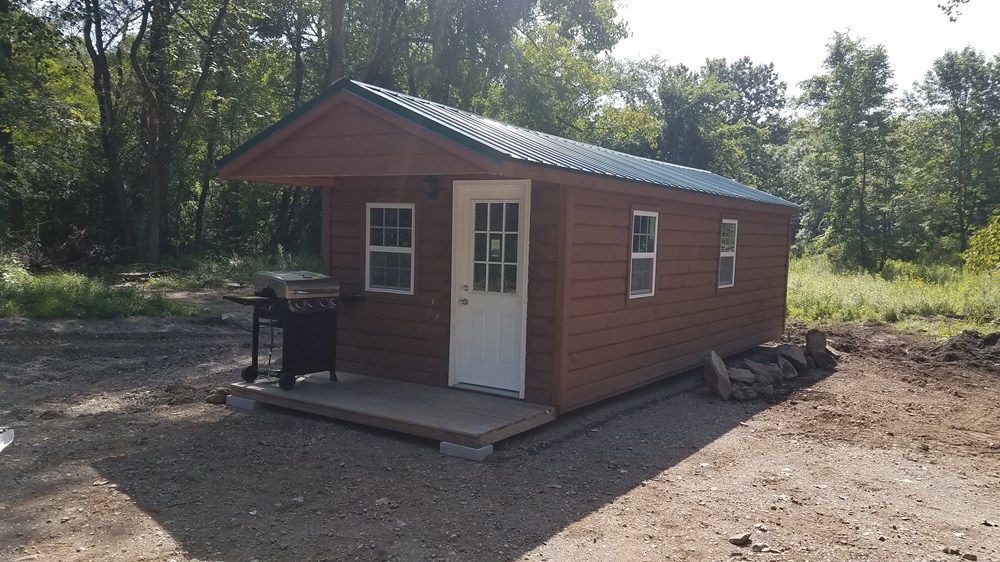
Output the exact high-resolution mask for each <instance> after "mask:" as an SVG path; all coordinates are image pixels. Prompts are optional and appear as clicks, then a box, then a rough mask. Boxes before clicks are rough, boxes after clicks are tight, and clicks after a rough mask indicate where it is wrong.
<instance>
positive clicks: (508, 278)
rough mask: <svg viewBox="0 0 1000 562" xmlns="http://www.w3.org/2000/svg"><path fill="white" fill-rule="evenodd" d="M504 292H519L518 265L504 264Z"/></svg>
mask: <svg viewBox="0 0 1000 562" xmlns="http://www.w3.org/2000/svg"><path fill="white" fill-rule="evenodd" d="M503 292H505V293H516V292H517V266H516V265H504V266H503Z"/></svg>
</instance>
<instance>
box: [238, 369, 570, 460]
mask: <svg viewBox="0 0 1000 562" xmlns="http://www.w3.org/2000/svg"><path fill="white" fill-rule="evenodd" d="M337 378H338V380H337V381H331V380H330V379H329V377H328V376H327V375H326V374H322V373H318V374H313V375H306V376H304V377H299V378H298V382H297V383H296V384H295V388H293V389H292V390H290V391H285V390H281V389H280V388H278V385H277V382H276V380H275V379H269V380H260V381H257V382H253V383H247V382H236V383H232V384H231V385H230V389H231V391H232V393H233V394H234V395H235V396H240V397H243V398H249V399H252V400H256V401H258V402H261V403H263V404H271V405H273V406H280V407H283V408H289V409H292V410H298V411H302V412H308V413H312V414H317V415H320V416H325V417H329V418H334V419H339V420H344V421H349V422H354V423H360V424H364V425H369V426H373V427H379V428H382V429H389V430H392V431H399V432H402V433H408V434H411V435H417V436H420V437H427V438H429V439H436V440H441V441H450V442H452V443H457V444H459V445H464V446H466V447H477V448H478V447H483V446H486V445H489V444H492V443H496V442H497V441H500V440H503V439H506V438H508V437H511V436H513V435H517V434H518V433H521V432H524V431H527V430H529V429H532V428H534V427H538V426H540V425H542V424H545V423H548V422H550V421H552V420H553V419H555V417H556V415H555V407H553V406H547V405H543V404H533V403H531V402H525V401H523V400H517V399H512V398H504V397H501V396H493V395H490V394H483V393H478V392H470V391H464V390H457V389H452V388H442V387H436V386H427V385H422V384H414V383H408V382H402V381H396V380H391V379H383V378H378V377H369V376H364V375H356V374H353V373H341V372H338V373H337Z"/></svg>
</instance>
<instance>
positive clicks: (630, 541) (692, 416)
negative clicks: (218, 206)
mask: <svg viewBox="0 0 1000 562" xmlns="http://www.w3.org/2000/svg"><path fill="white" fill-rule="evenodd" d="M218 297H219V295H218V294H215V293H207V294H184V295H179V296H178V298H183V299H185V300H188V301H196V302H201V303H208V304H209V305H210V309H211V313H210V314H206V315H204V316H203V317H200V318H194V319H158V318H142V319H126V320H117V321H46V322H42V321H24V320H7V321H2V322H0V349H3V352H2V353H0V426H2V425H7V426H13V427H14V428H15V430H16V434H17V437H16V441H15V442H14V444H13V445H11V446H10V447H9V448H7V449H6V450H4V451H3V453H0V521H2V522H3V524H2V525H0V560H5V561H6V560H11V561H21V560H46V561H48V560H67V561H69V560H107V561H120V560H129V561H131V560H176V561H178V562H179V561H182V560H227V561H229V560H232V561H250V560H258V561H259V562H264V561H268V560H275V561H279V560H280V561H286V560H337V561H339V560H433V559H438V560H532V561H534V560H538V561H542V560H573V561H577V560H601V561H604V560H609V559H614V560H692V561H693V560H757V559H760V560H797V561H806V560H810V561H820V560H830V561H845V560H852V561H862V560H873V561H874V560H900V561H916V560H919V561H930V560H942V561H943V560H955V561H959V560H962V556H963V555H966V556H975V557H976V558H978V560H984V561H1000V527H996V526H991V525H990V523H993V524H996V523H1000V430H998V420H1000V391H998V386H1000V385H998V383H1000V366H998V365H997V364H995V363H991V362H989V361H981V360H975V359H973V360H963V359H962V358H961V357H960V358H958V359H955V358H954V357H952V358H951V359H950V360H949V361H947V362H945V361H940V360H938V359H936V358H935V357H934V356H933V354H932V353H931V351H932V350H933V349H934V348H935V347H936V346H937V344H938V343H940V342H933V341H930V340H928V339H925V338H922V337H919V336H914V335H907V334H900V333H897V332H895V331H893V330H892V329H890V328H886V327H881V326H856V325H855V326H837V327H835V328H834V329H832V330H831V334H830V338H831V342H832V343H833V345H834V346H837V347H838V348H839V349H841V350H843V351H846V352H847V353H846V354H845V355H844V356H843V357H842V359H841V363H840V365H839V366H838V368H837V370H836V371H834V372H832V373H828V372H823V373H821V372H814V373H812V374H811V375H809V376H806V377H800V378H799V379H797V381H798V382H797V386H796V388H793V389H789V390H788V392H786V393H784V394H782V395H781V396H780V397H778V398H777V399H775V400H774V401H772V402H763V401H758V402H751V403H744V404H737V403H727V402H720V401H718V400H716V399H713V398H712V397H711V396H710V395H709V394H708V393H707V391H706V390H705V389H704V388H703V386H702V385H701V384H700V382H699V381H698V378H697V375H696V374H687V375H682V376H679V377H675V378H673V379H671V380H668V381H665V382H663V383H658V384H655V385H652V386H649V387H646V388H644V389H640V390H639V391H636V392H633V393H630V394H627V395H625V396H622V397H619V398H616V399H612V400H608V401H606V402H604V403H601V404H598V405H596V406H592V407H589V408H586V409H584V410H582V411H577V412H572V413H569V414H567V415H564V416H561V417H560V418H558V419H557V420H556V421H555V422H553V423H551V424H548V425H547V426H544V427H541V428H538V429H536V430H534V431H532V432H529V433H526V434H522V435H520V436H517V437H514V438H512V439H509V440H507V441H504V442H502V443H500V444H499V445H498V446H497V450H496V453H495V454H494V455H493V456H492V457H490V458H489V459H488V460H487V461H486V462H484V463H473V462H468V461H463V460H459V459H454V458H449V457H443V456H441V455H439V454H438V453H437V443H436V442H432V441H427V440H422V439H417V438H412V437H408V436H404V435H398V434H394V433H390V432H385V431H380V430H375V429H370V428H366V427H363V426H358V425H352V424H346V423H341V422H335V421H331V420H327V419H323V418H320V417H316V416H310V415H305V414H299V413H295V412H290V411H284V410H280V409H273V408H266V409H262V410H258V411H255V412H251V413H244V412H236V411H231V410H228V409H226V408H224V407H221V406H216V405H212V404H208V403H205V401H204V397H205V395H206V393H207V392H208V391H210V390H211V389H213V388H215V387H217V386H219V385H222V384H225V383H227V382H230V381H234V380H237V379H238V377H239V374H238V373H239V369H240V368H241V367H242V366H243V365H244V364H246V362H247V356H248V353H249V334H248V333H247V332H246V331H245V329H246V327H247V325H248V321H247V318H246V316H245V314H244V312H245V311H241V310H237V309H239V307H237V306H236V305H226V304H224V303H219V302H218V301H219V298H218ZM222 313H227V314H230V315H233V317H231V318H228V319H227V320H220V314H222ZM802 333H803V330H801V329H792V330H790V337H791V338H792V339H793V340H794V339H795V338H797V337H799V338H800V336H801V334H802ZM743 533H750V534H751V540H752V544H753V545H756V548H757V549H763V548H764V547H763V546H762V545H764V544H766V545H767V548H766V549H764V550H766V551H767V552H756V551H754V547H753V546H744V547H738V546H735V545H733V544H731V543H730V542H729V540H728V539H729V538H730V537H732V536H734V535H739V534H743ZM945 549H955V550H956V551H957V552H958V553H959V554H949V553H946V552H945Z"/></svg>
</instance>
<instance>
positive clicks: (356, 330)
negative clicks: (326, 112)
mask: <svg viewBox="0 0 1000 562" xmlns="http://www.w3.org/2000/svg"><path fill="white" fill-rule="evenodd" d="M454 179H459V178H456V177H441V178H438V180H439V181H438V184H439V186H440V194H439V196H438V198H437V200H433V201H432V200H430V199H428V198H427V197H426V196H425V195H424V194H423V192H422V191H421V190H420V186H419V182H420V180H421V178H420V177H409V178H384V177H364V178H338V179H337V180H336V181H335V182H334V187H333V188H332V189H331V190H330V191H329V192H328V196H327V200H326V201H325V204H324V208H325V211H326V212H327V215H326V218H325V219H324V222H325V223H326V225H327V229H328V232H329V236H330V241H329V243H328V244H327V245H326V248H327V253H326V258H327V264H329V265H328V267H327V269H328V270H329V271H330V273H331V274H332V275H333V276H334V277H335V278H336V279H338V280H339V281H340V282H341V290H342V292H343V293H344V294H360V293H363V292H364V267H365V243H366V238H365V236H366V233H365V224H366V217H365V209H366V204H367V203H412V204H413V205H414V206H415V213H416V215H415V233H414V237H415V238H414V268H415V269H414V294H413V295H398V294H390V293H379V292H374V291H369V292H366V293H365V300H364V302H361V303H353V304H345V305H343V306H342V307H341V309H340V327H339V328H340V329H339V331H338V348H337V352H338V366H339V368H340V369H341V370H344V371H350V372H355V373H359V374H364V375H371V376H379V377H387V378H393V379H399V380H406V381H411V382H417V383H422V384H431V385H436V386H445V385H447V384H448V360H449V355H448V354H449V342H450V337H451V328H450V324H451V308H450V306H451V243H452V240H451V232H452V226H451V222H452V181H453V180H454ZM461 179H480V178H477V177H469V176H465V177H463V178H461ZM558 197H559V196H558V186H554V185H544V184H536V185H533V186H532V197H531V205H532V208H531V226H530V239H529V267H528V271H529V274H528V275H529V279H528V318H527V326H526V333H527V341H526V357H525V399H526V400H528V401H531V402H539V403H546V404H549V403H552V400H553V379H552V368H553V367H552V365H553V360H552V356H553V333H554V310H555V279H556V273H555V271H556V268H555V259H556V241H557V240H558V237H556V236H555V230H554V229H555V222H554V218H555V216H556V213H557V209H558Z"/></svg>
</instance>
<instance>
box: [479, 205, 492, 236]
mask: <svg viewBox="0 0 1000 562" xmlns="http://www.w3.org/2000/svg"><path fill="white" fill-rule="evenodd" d="M488 207H489V203H476V230H477V231H480V232H481V231H485V230H489V229H488V228H487V227H486V215H487V212H488V211H487V209H488Z"/></svg>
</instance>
